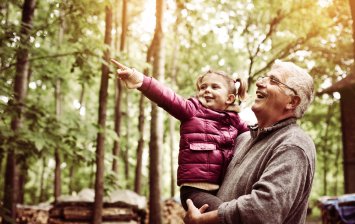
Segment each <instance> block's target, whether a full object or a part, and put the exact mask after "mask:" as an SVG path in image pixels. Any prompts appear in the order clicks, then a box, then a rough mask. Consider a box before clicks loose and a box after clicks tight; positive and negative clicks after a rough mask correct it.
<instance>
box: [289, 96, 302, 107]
mask: <svg viewBox="0 0 355 224" xmlns="http://www.w3.org/2000/svg"><path fill="white" fill-rule="evenodd" d="M300 103H301V98H300V97H299V96H291V99H290V102H288V104H287V105H286V108H287V109H290V110H294V109H296V107H297V106H298V105H299V104H300Z"/></svg>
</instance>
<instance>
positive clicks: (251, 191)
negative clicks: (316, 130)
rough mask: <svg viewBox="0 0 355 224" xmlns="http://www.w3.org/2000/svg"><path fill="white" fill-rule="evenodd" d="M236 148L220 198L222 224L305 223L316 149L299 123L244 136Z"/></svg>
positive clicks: (287, 123) (294, 122)
mask: <svg viewBox="0 0 355 224" xmlns="http://www.w3.org/2000/svg"><path fill="white" fill-rule="evenodd" d="M236 145H237V147H236V151H235V156H234V158H233V159H232V161H231V163H230V164H229V167H228V171H227V174H226V176H225V178H224V181H223V184H222V186H221V188H220V189H219V191H218V194H217V196H218V197H219V198H220V199H222V201H225V202H224V203H223V204H221V206H220V207H219V208H218V216H219V219H220V221H221V223H233V224H238V223H243V224H246V223H250V224H257V223H272V224H277V223H292V224H293V223H295V224H296V223H297V224H298V223H305V219H306V211H307V206H308V197H309V194H310V191H311V185H312V181H313V176H314V171H315V156H316V150H315V146H314V143H313V141H312V139H311V138H310V137H309V136H308V135H307V134H306V133H305V132H304V131H303V130H302V129H301V128H300V127H299V126H298V125H297V124H296V119H295V118H290V119H287V120H285V121H282V122H279V123H278V124H276V125H274V126H272V127H270V128H266V129H264V130H259V131H257V129H255V130H251V131H250V132H246V133H244V134H242V135H240V136H239V137H238V138H237V144H236Z"/></svg>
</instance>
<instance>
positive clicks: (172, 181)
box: [169, 1, 184, 197]
mask: <svg viewBox="0 0 355 224" xmlns="http://www.w3.org/2000/svg"><path fill="white" fill-rule="evenodd" d="M176 4H177V7H176V22H175V24H174V30H173V32H174V43H176V44H175V45H174V48H173V53H172V60H171V67H170V69H169V71H170V74H171V75H170V78H171V85H172V87H174V86H175V84H176V74H177V61H178V60H177V59H178V52H179V43H180V42H179V39H178V37H179V31H178V30H179V29H178V28H179V25H180V22H181V10H182V9H184V5H183V3H182V2H181V1H177V3H176ZM175 123H176V120H175V118H174V117H172V116H170V117H169V135H170V196H171V197H174V196H175V193H176V180H175V177H176V170H175V160H174V151H175V150H176V147H175V145H178V143H177V144H176V139H175V137H174V136H175Z"/></svg>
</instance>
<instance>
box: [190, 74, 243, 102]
mask: <svg viewBox="0 0 355 224" xmlns="http://www.w3.org/2000/svg"><path fill="white" fill-rule="evenodd" d="M208 74H216V75H220V76H222V77H223V78H224V80H226V82H227V85H228V92H229V93H231V94H234V95H235V96H236V98H237V97H238V99H239V103H240V101H243V100H244V99H245V98H246V96H247V88H248V85H247V82H246V81H245V80H244V79H241V78H237V79H236V80H234V79H233V78H231V77H230V76H229V75H228V74H227V73H226V72H224V71H215V70H208V71H207V72H205V73H203V74H202V75H200V76H199V77H198V78H197V80H196V87H197V90H200V85H201V82H202V80H203V78H204V77H205V76H206V75H208ZM238 83H239V84H238ZM237 86H239V88H238V90H237ZM237 91H238V92H237ZM239 103H238V104H239ZM234 104H235V102H234Z"/></svg>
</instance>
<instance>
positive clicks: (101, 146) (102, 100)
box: [93, 5, 112, 224]
mask: <svg viewBox="0 0 355 224" xmlns="http://www.w3.org/2000/svg"><path fill="white" fill-rule="evenodd" d="M105 20H106V28H105V44H106V45H107V46H111V30H112V6H111V5H109V6H106V19H105ZM103 60H104V61H105V62H106V63H104V64H102V76H101V84H100V96H99V118H98V126H99V129H100V130H99V132H98V134H97V146H96V179H95V202H94V216H93V224H100V223H101V219H102V207H103V197H104V168H105V167H104V157H105V129H106V127H105V124H106V107H107V95H108V93H107V89H108V75H109V67H108V64H109V63H110V62H109V61H110V51H109V49H107V50H106V51H105V52H104V57H103Z"/></svg>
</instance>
